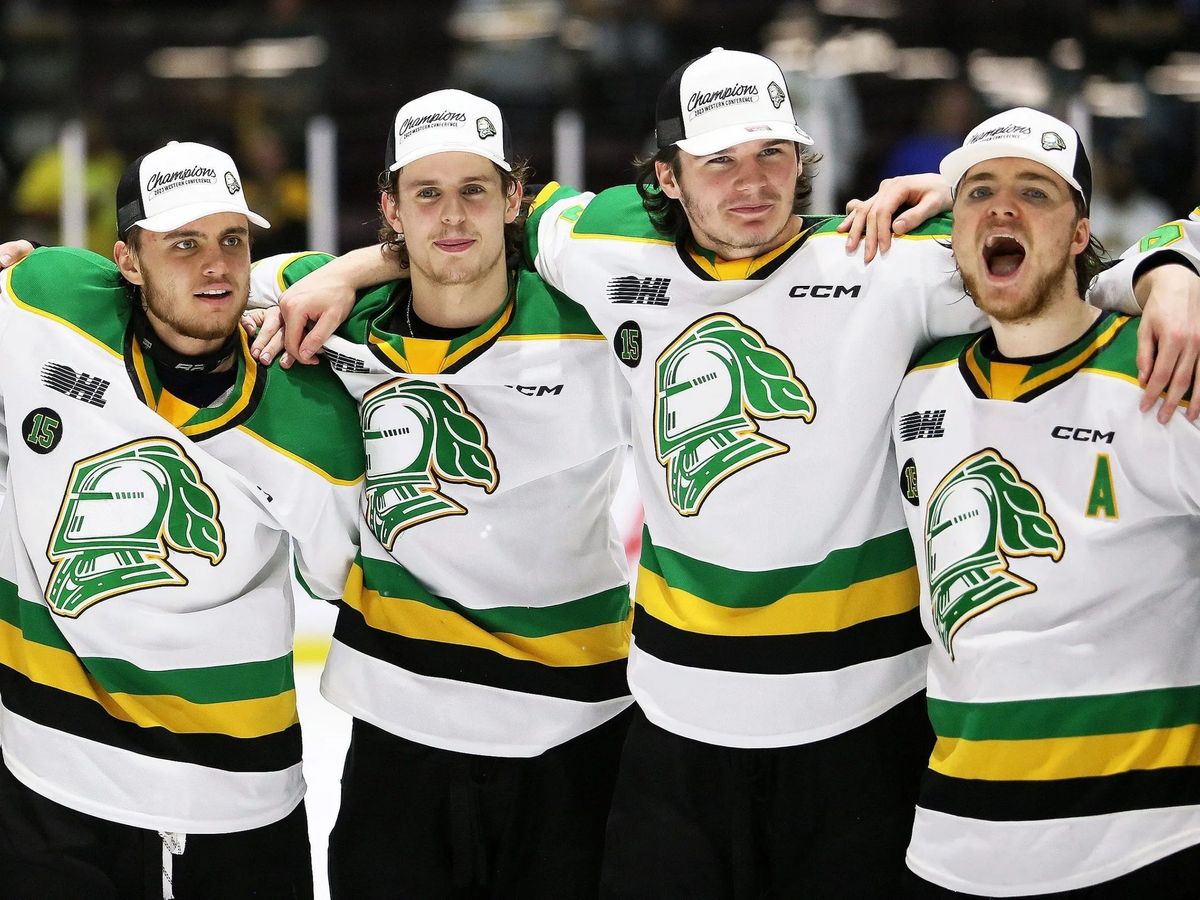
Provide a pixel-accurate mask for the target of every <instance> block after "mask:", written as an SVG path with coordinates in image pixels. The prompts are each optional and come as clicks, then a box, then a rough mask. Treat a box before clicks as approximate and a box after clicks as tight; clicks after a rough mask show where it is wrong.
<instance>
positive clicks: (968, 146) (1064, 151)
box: [941, 106, 1092, 207]
mask: <svg viewBox="0 0 1200 900" xmlns="http://www.w3.org/2000/svg"><path fill="white" fill-rule="evenodd" d="M1005 156H1016V157H1019V158H1020V159H1030V160H1033V161H1034V162H1037V163H1041V164H1042V165H1043V166H1045V167H1046V168H1048V169H1050V170H1051V171H1053V172H1055V173H1056V174H1058V175H1059V176H1061V177H1062V179H1063V180H1064V181H1065V182H1066V183H1067V184H1069V185H1070V186H1071V187H1072V188H1074V189H1075V190H1076V191H1078V192H1079V195H1080V196H1081V197H1082V198H1083V203H1084V206H1085V207H1090V206H1091V203H1092V166H1091V163H1089V162H1088V157H1087V151H1086V150H1084V149H1083V142H1082V141H1081V140H1080V139H1079V132H1077V131H1076V130H1075V129H1074V128H1072V127H1071V126H1070V125H1068V124H1067V123H1066V122H1063V121H1061V120H1059V119H1056V118H1054V116H1051V115H1047V114H1046V113H1044V112H1039V111H1038V110H1036V109H1029V108H1028V107H1026V106H1018V107H1017V108H1015V109H1010V110H1007V111H1005V112H1002V113H998V114H997V115H994V116H992V117H991V118H990V119H987V120H985V121H983V122H981V123H980V124H978V125H976V126H975V127H974V128H972V129H971V133H970V134H968V135H967V137H966V140H964V141H963V145H962V146H961V147H959V148H958V149H957V150H953V151H951V152H950V153H949V154H947V156H946V158H945V159H943V160H942V165H941V172H942V177H943V178H945V179H946V180H947V181H949V182H950V184H951V185H953V186H954V188H955V189H956V190H957V188H958V183H959V182H960V181H961V180H962V177H963V176H964V175H966V174H967V171H968V170H969V169H970V168H971V167H972V166H974V165H977V164H978V163H981V162H985V161H986V160H989V159H1000V158H1001V157H1005Z"/></svg>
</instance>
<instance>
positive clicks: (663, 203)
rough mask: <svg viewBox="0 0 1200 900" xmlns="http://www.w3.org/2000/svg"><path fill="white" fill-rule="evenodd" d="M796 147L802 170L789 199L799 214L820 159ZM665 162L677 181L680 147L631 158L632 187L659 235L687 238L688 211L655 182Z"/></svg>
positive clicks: (803, 208)
mask: <svg viewBox="0 0 1200 900" xmlns="http://www.w3.org/2000/svg"><path fill="white" fill-rule="evenodd" d="M795 146H796V149H797V151H799V153H800V163H801V164H802V167H803V168H802V170H801V172H800V175H799V176H798V177H797V178H796V196H795V199H794V200H793V202H792V213H793V214H794V215H799V214H800V213H802V212H804V211H805V210H807V209H808V205H809V202H810V200H811V199H812V182H813V178H814V176H816V174H817V172H816V169H815V168H814V167H815V166H816V164H817V163H818V162H820V161H821V154H820V153H814V152H813V151H812V150H807V149H806V150H800V144H796V145H795ZM658 162H664V163H666V164H667V165H669V166H670V167H671V171H672V172H674V173H675V178H676V180H678V179H679V172H680V168H681V167H680V165H679V148H678V147H677V146H675V145H672V146H670V147H664V148H663V149H662V150H659V151H658V152H657V153H655V154H654V155H653V156H650V157H646V158H638V159H635V160H634V161H633V165H634V171H635V176H634V177H635V182H634V184H635V186H636V187H637V192H638V195H639V196H641V198H642V207H643V208H644V209H645V210H646V214H647V215H648V216H649V217H650V221H651V222H653V223H654V228H655V230H656V231H658V233H659V234H661V235H663V236H665V237H669V238H671V239H672V240H675V241H681V240H685V239H687V238H688V237H689V236H690V234H691V226H689V225H688V218H687V213H686V212H685V211H684V208H683V204H682V203H680V202H679V201H678V200H675V199H673V198H671V197H668V196H667V195H666V194H665V193H664V192H663V189H662V186H661V185H660V184H659V183H658V172H657V171H656V170H655V167H654V164H655V163H658Z"/></svg>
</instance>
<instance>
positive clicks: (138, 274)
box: [113, 241, 143, 285]
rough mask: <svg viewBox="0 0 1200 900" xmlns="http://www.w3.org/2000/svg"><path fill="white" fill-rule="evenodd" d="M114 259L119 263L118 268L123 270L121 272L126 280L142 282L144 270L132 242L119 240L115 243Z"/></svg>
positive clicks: (136, 282) (133, 282)
mask: <svg viewBox="0 0 1200 900" xmlns="http://www.w3.org/2000/svg"><path fill="white" fill-rule="evenodd" d="M113 260H114V261H115V262H116V264H117V268H118V269H120V270H121V274H122V275H124V276H125V280H126V281H128V282H129V283H130V284H138V285H140V284H142V283H143V279H142V271H141V267H140V266H139V264H138V259H137V251H135V250H134V249H133V245H132V244H127V243H126V242H125V241H117V242H116V244H114V245H113Z"/></svg>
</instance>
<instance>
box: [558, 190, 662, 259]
mask: <svg viewBox="0 0 1200 900" xmlns="http://www.w3.org/2000/svg"><path fill="white" fill-rule="evenodd" d="M571 234H572V235H573V236H574V237H577V238H607V239H611V240H618V241H645V242H649V243H652V244H671V245H673V244H674V243H675V241H673V240H672V239H671V238H670V237H668V236H666V235H664V234H662V232H660V231H658V230H657V229H656V228H655V227H654V223H653V222H651V221H650V217H649V216H648V215H647V214H646V210H645V208H644V207H643V206H642V198H641V196H640V195H639V194H638V192H637V188H636V187H634V186H633V185H632V184H623V185H621V186H620V187H615V188H609V189H608V190H607V191H601V192H600V193H599V194H597V195H596V196H595V197H594V198H592V202H591V203H589V204H588V205H587V207H586V208H585V209H584V211H583V215H581V216H580V217H579V221H577V222H576V223H575V228H574V229H573V230H572V232H571Z"/></svg>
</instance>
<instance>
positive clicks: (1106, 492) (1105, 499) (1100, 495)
mask: <svg viewBox="0 0 1200 900" xmlns="http://www.w3.org/2000/svg"><path fill="white" fill-rule="evenodd" d="M1084 514H1085V515H1086V516H1087V517H1088V518H1090V519H1115V518H1117V492H1116V490H1115V489H1114V488H1113V476H1112V461H1111V460H1109V458H1108V454H1107V453H1097V454H1096V471H1095V472H1094V473H1093V474H1092V487H1091V490H1089V491H1088V502H1087V509H1086V510H1084Z"/></svg>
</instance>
